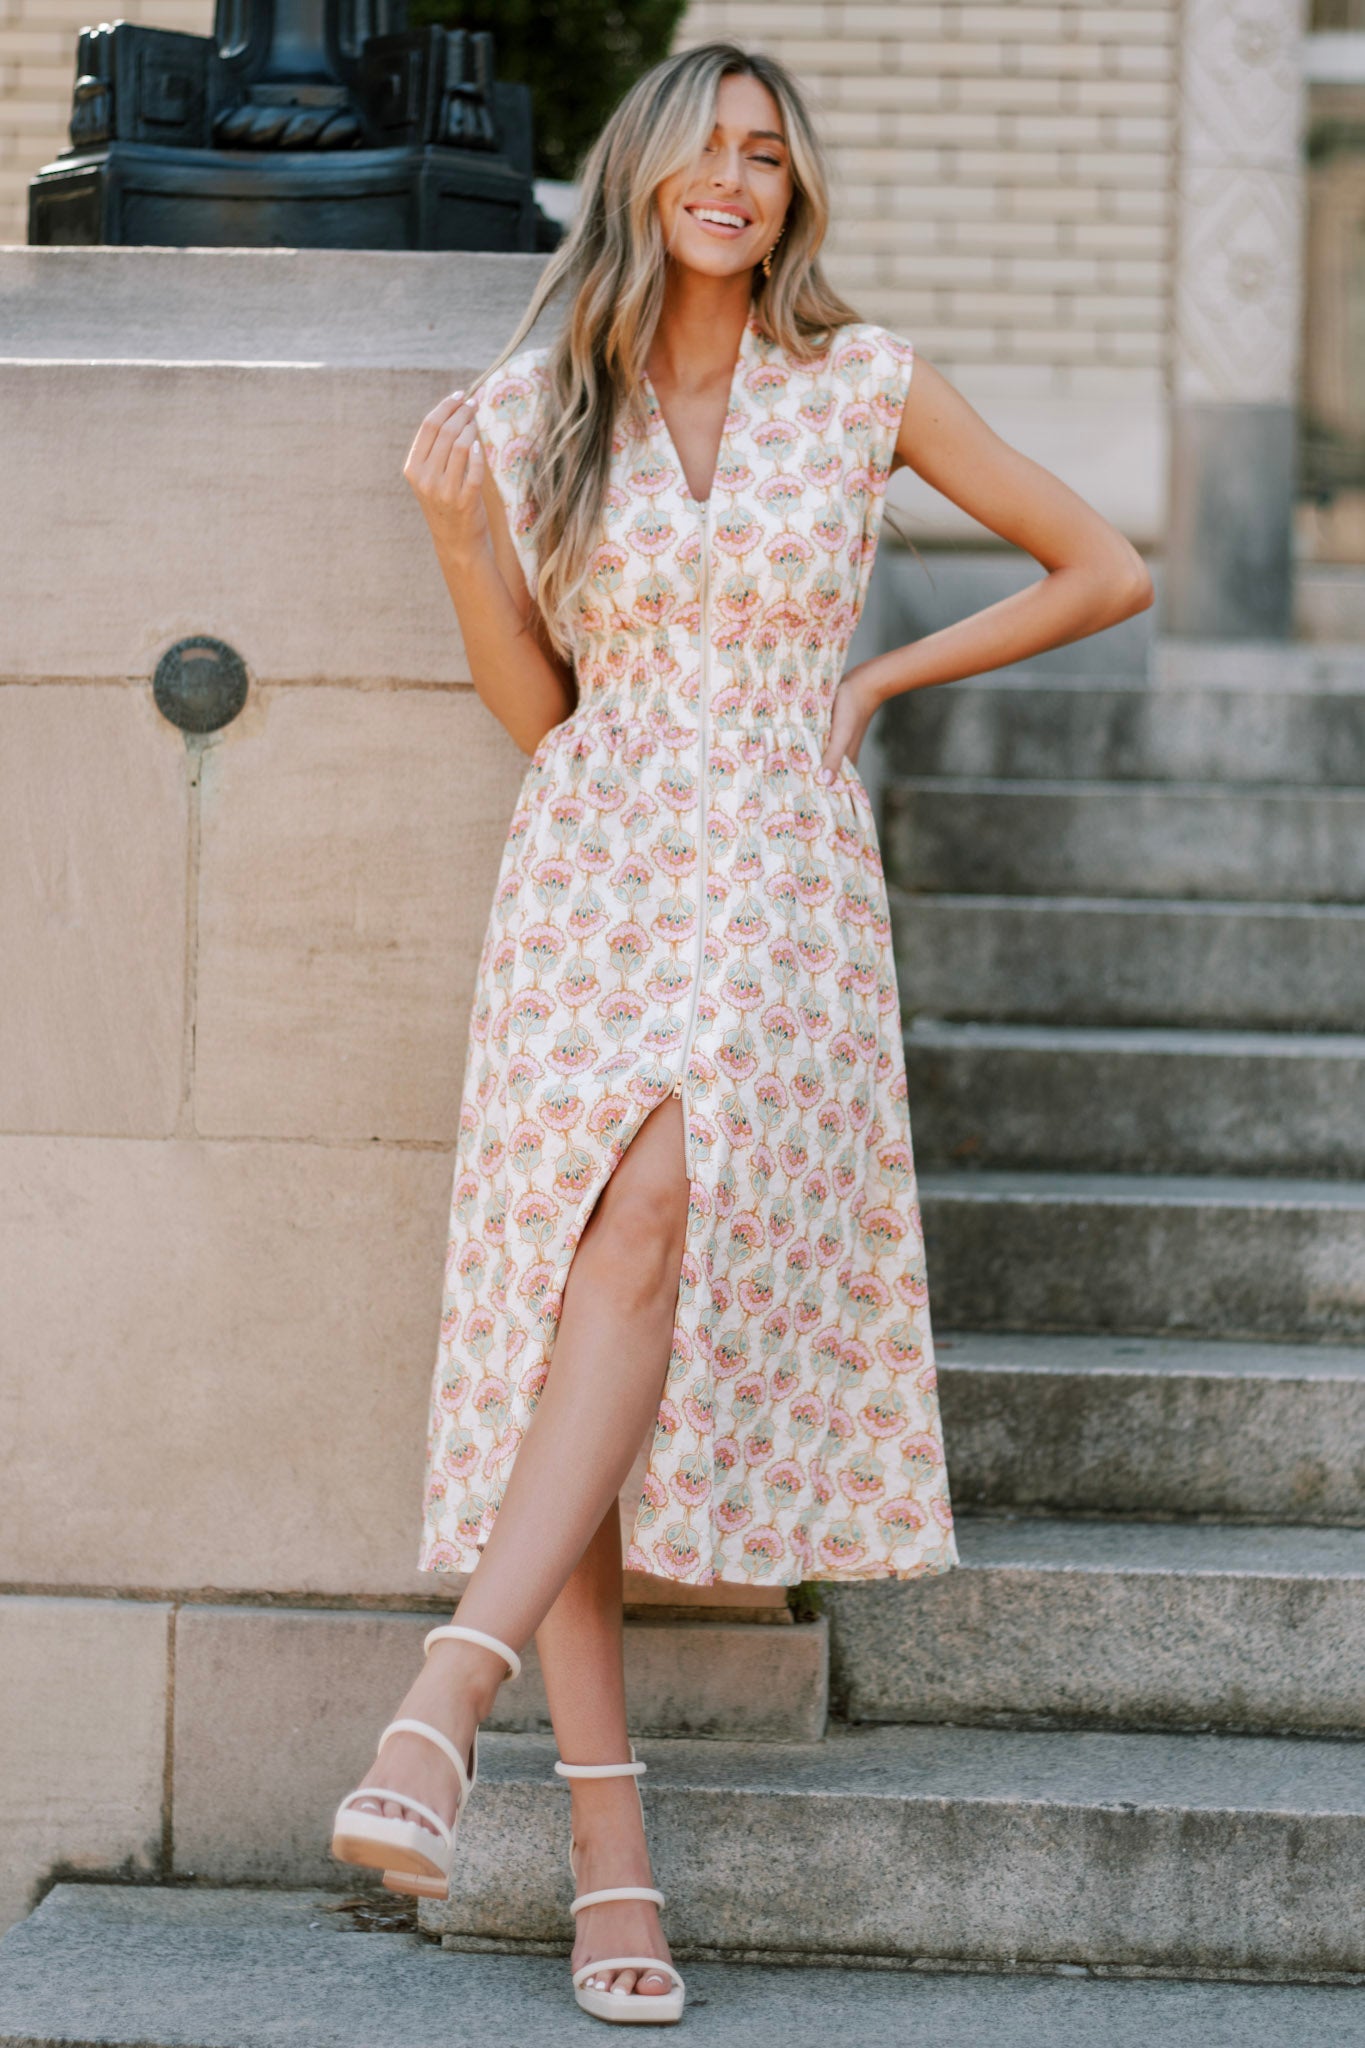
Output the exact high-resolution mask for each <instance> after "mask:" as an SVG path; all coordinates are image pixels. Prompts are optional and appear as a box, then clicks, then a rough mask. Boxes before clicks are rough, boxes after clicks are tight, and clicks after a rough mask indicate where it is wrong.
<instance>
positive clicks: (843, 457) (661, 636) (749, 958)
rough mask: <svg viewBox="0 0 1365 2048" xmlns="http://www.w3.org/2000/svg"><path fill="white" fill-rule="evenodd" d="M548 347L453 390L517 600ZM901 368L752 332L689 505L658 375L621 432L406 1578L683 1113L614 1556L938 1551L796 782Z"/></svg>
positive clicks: (856, 1557) (903, 1560)
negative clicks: (645, 1436)
mask: <svg viewBox="0 0 1365 2048" xmlns="http://www.w3.org/2000/svg"><path fill="white" fill-rule="evenodd" d="M546 353H547V351H546V350H545V349H544V348H528V349H526V350H524V351H523V352H521V353H520V354H519V355H517V356H515V357H513V358H512V359H511V360H509V362H508V363H506V364H505V365H504V366H503V367H502V369H501V370H500V371H498V372H497V373H496V374H495V375H494V376H493V377H492V378H491V379H490V380H489V381H488V382H487V383H486V384H485V385H484V386H483V388H482V390H481V391H480V392H479V393H478V396H477V420H478V428H479V434H480V438H481V440H482V443H483V446H484V449H485V453H486V456H487V460H488V463H489V466H490V468H491V471H492V473H493V476H494V478H495V480H496V483H497V486H498V489H499V492H500V494H501V496H502V498H503V501H504V503H505V505H506V509H507V514H508V519H509V523H510V526H511V531H512V535H513V539H514V542H515V545H516V547H517V550H518V554H519V558H520V560H521V562H522V565H523V567H524V569H525V571H526V575H527V581H528V585H529V586H530V587H531V588H532V589H534V580H535V563H534V560H533V557H532V554H531V552H530V548H529V544H528V533H529V527H530V522H531V518H532V516H533V514H534V509H535V508H534V505H533V503H532V500H531V496H530V491H531V481H530V478H531V457H532V454H533V451H534V449H535V446H536V416H537V407H538V404H539V402H540V401H541V400H542V398H543V397H544V395H545V391H546V377H545V372H544V363H545V356H546ZM913 357H914V351H913V348H912V346H911V344H910V343H909V342H908V341H907V340H904V339H902V338H901V337H899V336H898V335H895V334H893V333H890V332H888V331H887V330H886V329H885V328H883V327H879V326H876V325H873V324H871V323H866V322H860V323H858V324H856V325H853V326H847V327H844V328H841V329H838V330H837V331H836V332H835V333H834V335H833V337H832V340H831V342H830V344H829V345H828V347H827V349H826V350H825V351H824V352H823V353H821V354H820V355H819V356H818V357H816V358H815V359H814V360H813V361H809V362H804V363H803V362H800V361H798V360H797V359H796V358H795V357H794V356H792V355H791V354H789V353H788V352H787V351H785V350H784V349H783V348H782V347H781V346H780V345H779V344H778V343H776V342H774V341H773V340H771V339H770V338H769V337H767V336H766V335H765V334H764V332H763V330H762V328H761V326H760V324H759V322H758V320H757V316H756V315H754V314H751V315H750V317H749V320H748V322H747V324H746V327H745V330H744V334H743V337H742V340H741V343H740V348H739V353H738V357H737V360H736V363H735V368H734V377H733V382H732V386H731V392H730V402H729V409H728V412H727V415H726V420H725V426H724V433H723V437H722V440H721V445H720V455H719V459H718V462H717V465H716V473H715V480H714V483H713V485H712V489H711V493H710V496H709V498H707V499H706V500H704V501H702V500H698V499H695V498H694V497H693V496H692V495H691V492H690V490H689V488H688V485H687V482H686V479H685V476H684V473H683V470H682V466H681V464H680V462H679V461H678V457H677V453H676V450H675V448H674V445H673V442H672V439H671V437H670V434H669V431H668V428H667V426H666V424H665V422H664V419H663V414H662V411H661V409H660V407H659V404H658V399H657V396H656V394H655V393H654V390H653V387H652V386H651V384H650V383H649V380H648V378H647V377H644V378H642V380H641V383H642V396H643V398H644V400H645V404H646V407H647V410H648V414H649V433H648V435H647V437H646V438H643V439H642V438H641V437H639V436H638V435H630V434H628V433H627V432H626V431H625V430H624V429H623V428H618V431H617V435H616V439H615V444H614V447H613V451H612V457H611V468H610V475H609V483H608V490H607V493H606V500H605V507H604V514H603V520H602V527H601V533H600V540H599V544H598V545H597V548H596V551H595V554H594V556H593V558H592V565H591V577H590V581H589V584H588V586H587V595H586V597H585V598H584V599H583V601H582V603H581V605H580V611H579V618H578V624H577V626H576V629H575V636H574V641H575V644H574V653H575V663H574V666H575V672H576V677H577V687H578V702H577V705H576V708H575V709H574V711H573V712H572V713H571V715H570V716H569V717H568V718H567V719H565V720H564V722H563V723H562V724H560V725H557V726H555V727H553V728H552V729H551V731H549V732H548V733H547V734H546V735H545V737H544V739H543V740H542V741H541V743H540V745H539V746H538V747H537V749H536V751H535V753H534V755H533V756H532V758H531V761H530V764H529V766H528V768H527V770H526V774H525V778H524V780H523V783H522V785H521V790H520V793H519V797H518V800H517V803H516V807H515V811H514V814H513V817H512V821H511V826H510V829H509V832H508V837H507V843H506V847H505V850H504V852H503V855H502V860H501V865H500V869H499V873H498V877H497V883H496V887H495V890H494V894H493V903H492V909H491V913H490V916H489V920H488V926H487V932H486V936H485V939H484V942H483V948H482V954H481V957H480V960H479V964H478V973H477V982H476V988H475V994H474V998H473V1004H472V1011H471V1017H470V1029H469V1040H468V1053H467V1058H466V1064H465V1072H464V1083H463V1096H462V1104H461V1111H460V1119H459V1128H458V1135H457V1141H456V1151H455V1160H454V1186H453V1190H452V1199H451V1207H450V1224H449V1239H448V1243H449V1250H448V1257H447V1261H446V1268H445V1283H444V1301H443V1310H442V1320H441V1330H440V1340H439V1347H438V1353H437V1359H436V1366H435V1372H434V1375H433V1379H432V1387H431V1402H430V1413H429V1430H428V1481H427V1488H426V1500H425V1519H424V1528H423V1536H422V1542H421V1548H420V1553H419V1559H418V1568H419V1569H420V1570H424V1571H434V1572H468V1571H470V1570H472V1569H473V1567H474V1565H475V1563H476V1562H477V1559H478V1554H479V1551H480V1549H481V1548H482V1545H483V1543H484V1542H485V1541H486V1540H487V1537H488V1535H489V1532H490V1530H491V1528H492V1526H493V1521H494V1517H495V1515H496V1513H497V1510H498V1506H499V1503H500V1501H501V1498H502V1494H503V1490H504V1488H505V1486H506V1483H507V1479H508V1476H509V1474H510V1471H511V1468H512V1464H513V1461H514V1459H515V1457H516V1454H517V1447H518V1445H519V1444H520V1442H521V1440H522V1436H523V1434H524V1432H525V1429H526V1427H527V1424H528V1422H529V1420H530V1417H531V1414H532V1412H533V1410H534V1408H535V1405H536V1401H537V1399H538V1396H539V1394H540V1391H541V1389H542V1387H543V1386H544V1384H545V1381H546V1377H547V1373H548V1371H549V1367H550V1356H551V1350H552V1347H553V1343H554V1337H555V1331H556V1328H557V1326H558V1321H559V1316H560V1310H561V1307H562V1302H563V1295H564V1287H565V1282H566V1280H567V1277H568V1271H569V1265H570V1261H571V1259H572V1256H573V1252H574V1249H575V1247H576V1245H577V1243H578V1240H579V1238H580V1236H581V1234H582V1231H583V1228H584V1225H585V1224H586V1222H587V1220H588V1216H589V1214H590V1212H591V1210H592V1207H593V1204H594V1202H595V1201H596V1199H597V1196H598V1194H599V1193H600V1191H601V1189H602V1187H603V1186H604V1184H605V1182H606V1181H607V1179H608V1178H609V1176H610V1174H611V1172H612V1170H613V1168H614V1167H615V1165H616V1164H617V1162H618V1160H619V1159H620V1157H621V1155H622V1153H623V1152H624V1150H625V1148H626V1147H627V1146H628V1145H629V1143H630V1141H631V1139H632V1137H633V1136H634V1134H635V1133H636V1131H638V1129H639V1128H640V1125H641V1124H642V1122H643V1121H644V1119H645V1117H646V1116H648V1114H649V1113H650V1111H651V1110H652V1109H654V1108H656V1107H657V1106H658V1105H659V1104H660V1103H661V1102H663V1101H664V1100H665V1099H666V1098H667V1097H668V1096H669V1095H670V1094H672V1095H678V1096H679V1097H680V1098H681V1106H682V1113H683V1119H684V1125H685V1131H686V1159H687V1169H688V1175H689V1182H690V1201H689V1214H688V1225H687V1240H686V1248H685V1251H684V1254H683V1262H682V1273H681V1282H680V1287H679V1293H678V1300H677V1307H676V1320H675V1326H674V1331H673V1342H672V1352H671V1356H670V1359H669V1363H668V1368H667V1375H666V1379H665V1382H664V1386H663V1393H662V1398H661V1400H660V1403H659V1409H658V1415H657V1419H656V1423H655V1428H654V1434H653V1440H652V1446H651V1449H650V1453H649V1466H648V1471H647V1474H646V1477H645V1481H644V1485H643V1489H642V1492H641V1494H640V1497H639V1501H638V1504H637V1506H636V1509H635V1516H634V1526H633V1529H632V1530H631V1533H630V1540H629V1546H628V1549H627V1552H626V1557H625V1562H626V1564H627V1566H628V1567H629V1568H631V1569H634V1570H636V1571H642V1572H649V1573H653V1574H655V1575H657V1576H659V1577H662V1578H665V1579H670V1580H673V1581H676V1582H678V1583H680V1584H686V1585H692V1586H708V1585H711V1584H714V1583H716V1582H718V1581H728V1582H732V1583H748V1584H756V1583H764V1584H769V1585H790V1584H795V1583H798V1582H800V1581H802V1580H808V1579H839V1580H846V1579H871V1578H911V1577H915V1576H918V1575H919V1574H921V1573H930V1572H941V1571H945V1570H947V1569H948V1568H950V1567H951V1566H953V1565H955V1564H956V1563H957V1562H958V1558H957V1552H956V1547H955V1542H954V1533H953V1516H952V1509H951V1506H950V1504H949V1494H948V1484H947V1475H946V1471H945V1465H944V1453H943V1440H942V1433H941V1429H940V1420H939V1406H938V1397H937V1393H936V1389H935V1375H934V1348H933V1339H932V1334H931V1329H930V1319H929V1300H928V1289H927V1282H926V1267H925V1255H924V1239H923V1232H922V1228H921V1221H920V1210H919V1202H918V1195H917V1188H916V1178H915V1166H914V1159H913V1154H912V1150H911V1135H910V1122H909V1115H908V1110H907V1103H906V1083H905V1065H904V1057H903V1050H902V1044H901V1023H900V1013H899V1003H898V989H897V981H896V969H895V964H894V959H893V955H892V948H891V926H890V919H889V915H888V909H887V897H886V887H885V882H884V878H883V871H882V863H881V858H880V852H879V848H878V842H877V834H876V827H875V824H874V820H873V812H872V806H871V802H870V799H869V797H868V794H867V791H866V789H865V788H864V786H863V784H862V782H861V780H860V778H859V776H858V774H857V772H856V771H855V770H854V769H852V768H851V767H850V766H849V764H848V763H847V761H844V762H842V763H841V765H840V767H839V770H838V772H837V775H836V777H835V780H834V781H833V782H832V783H830V784H822V783H820V782H818V781H817V780H816V770H817V768H818V767H819V765H820V757H821V753H822V751H823V749H824V746H825V744H826V739H827V735H828V731H829V721H830V714H831V706H832V703H833V698H834V693H835V690H836V688H837V686H838V683H839V680H840V677H841V675H842V674H843V671H844V667H845V661H846V652H847V648H848V643H849V640H850V638H851V636H852V633H853V630H854V627H855V626H856V624H857V621H858V616H859V613H860V611H861V609H862V605H863V601H864V598H865V596H866V593H867V586H868V579H869V577H870V575H871V571H872V563H873V558H874V555H875V552H876V546H877V533H878V527H879V524H880V519H881V511H882V503H883V499H884V495H885V490H886V484H887V479H888V476H889V474H890V467H891V460H892V454H893V450H894V446H895V440H896V435H897V431H898V427H899V422H900V417H901V411H902V407H903V404H904V401H905V396H906V392H907V389H908V386H909V382H910V376H911V370H912V366H913Z"/></svg>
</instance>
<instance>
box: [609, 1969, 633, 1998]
mask: <svg viewBox="0 0 1365 2048" xmlns="http://www.w3.org/2000/svg"><path fill="white" fill-rule="evenodd" d="M634 1989H635V1972H634V1970H616V1971H615V1972H613V1975H612V1980H611V1995H612V1997H613V1998H625V1997H626V1996H627V1994H628V1993H629V1992H632V1991H633V1990H634Z"/></svg>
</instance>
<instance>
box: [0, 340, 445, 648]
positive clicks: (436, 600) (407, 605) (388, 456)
mask: <svg viewBox="0 0 1365 2048" xmlns="http://www.w3.org/2000/svg"><path fill="white" fill-rule="evenodd" d="M458 331H459V330H458V328H456V329H453V330H452V339H451V349H452V352H454V353H457V354H459V355H463V354H464V353H465V351H464V348H463V347H462V346H461V344H460V343H459V342H458V340H456V339H455V336H456V334H458ZM478 367H481V366H480V365H477V364H473V363H470V362H467V361H466V362H452V364H451V365H450V368H449V369H448V370H447V371H445V372H444V373H442V372H439V371H437V370H434V369H385V368H378V367H372V368H365V369H361V368H355V367H345V368H329V367H327V366H326V365H317V364H315V365H312V366H309V365H307V364H304V363H285V364H260V363H256V364H249V363H194V362H189V363H185V362H174V361H156V362H41V361H38V362H32V361H31V362H15V361H13V360H11V361H8V362H5V361H3V360H0V403H3V405H4V410H5V415H6V419H7V422H8V428H7V437H6V448H5V459H6V489H5V493H4V496H3V499H0V557H2V558H3V559H4V561H5V564H6V572H7V573H6V618H5V639H6V656H5V666H6V670H7V673H8V675H9V676H10V678H12V679H14V680H16V681H19V680H22V681H28V682H32V681H42V680H44V679H46V678H49V677H65V678H67V679H70V680H73V681H87V680H91V679H93V680H95V681H103V680H106V679H108V678H111V677H116V676H129V677H133V676H141V677H150V676H151V674H152V672H153V671H154V669H155V667H156V664H157V661H158V659H159V658H160V656H161V655H162V654H163V653H164V652H165V650H166V649H167V648H168V647H169V646H170V645H171V644H172V643H173V642H174V641H176V640H178V639H180V638H181V637H182V636H183V635H185V634H188V633H212V634H214V635H216V636H217V637H218V638H219V639H222V640H226V641H227V642H228V643H229V645H231V646H232V647H234V648H236V650H237V652H238V654H239V655H240V656H241V657H242V660H243V661H244V662H245V663H246V666H247V669H248V672H249V674H250V676H251V678H252V680H253V682H255V683H263V682H305V683H311V682H318V681H323V680H325V681H328V682H331V683H338V682H348V683H349V682H363V683H366V684H373V683H387V682H412V683H417V684H420V685H427V686H429V685H434V684H442V683H454V682H466V681H467V680H468V673H469V672H468V667H467V664H466V661H465V657H464V650H463V647H462V645H461V641H460V633H459V626H458V623H457V620H456V617H455V612H454V609H453V607H452V605H451V602H450V597H449V594H448V592H447V590H446V587H445V583H444V581H443V579H442V576H441V571H440V568H439V566H438V564H437V561H436V556H435V552H434V550H433V548H432V546H431V541H430V537H429V534H428V530H427V525H426V521H425V520H424V519H423V517H422V513H421V509H420V507H419V505H418V503H417V500H416V498H415V497H414V496H413V493H412V491H411V490H410V489H409V487H408V485H407V484H406V483H405V482H404V480H403V475H402V469H403V463H404V461H405V459H406V457H407V452H408V449H409V447H410V446H411V444H412V439H413V436H414V434H415V433H416V431H417V428H418V426H419V425H420V423H421V420H422V418H423V415H424V414H425V413H427V412H428V411H429V410H430V409H431V407H432V406H433V405H435V404H436V403H437V402H438V400H439V399H441V398H443V397H444V396H445V395H446V394H447V392H448V391H450V390H451V389H452V387H454V386H455V385H457V384H458V383H459V382H460V381H461V379H462V378H464V377H466V376H467V375H468V373H469V372H470V370H472V369H475V368H478ZM132 451H136V458H137V459H136V461H133V460H130V454H131V452H132ZM92 477H97V478H98V479H99V488H98V490H95V491H92V490H91V488H90V479H91V478H92ZM54 534H60V535H62V536H63V537H64V540H65V543H66V545H64V546H61V547H54V545H53V535H54ZM72 549H79V553H80V562H81V573H80V602H79V603H73V602H72V598H71V550H72Z"/></svg>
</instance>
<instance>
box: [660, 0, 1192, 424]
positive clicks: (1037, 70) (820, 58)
mask: <svg viewBox="0 0 1365 2048" xmlns="http://www.w3.org/2000/svg"><path fill="white" fill-rule="evenodd" d="M1178 13H1179V8H1178V0H1162V4H1160V5H1156V6H1147V7H1144V6H1127V5H1125V6H1123V7H1094V6H1085V5H1077V4H1058V5H1052V6H1033V5H1028V4H1025V0H1012V4H1009V5H1004V6H1001V5H988V4H986V0H944V4H941V5H915V4H905V0H781V4H777V0H694V4H693V6H692V7H691V9H690V11H689V13H688V15H687V17H686V30H685V34H686V38H687V40H689V41H703V40H706V39H708V38H710V37H713V36H728V37H732V38H733V39H734V40H735V41H737V42H740V43H744V42H746V41H752V42H754V43H756V44H761V45H762V46H763V47H764V48H765V49H767V50H770V51H771V52H772V54H773V55H774V56H776V57H780V58H781V59H782V60H783V61H784V62H786V63H787V64H789V65H790V66H791V67H792V69H793V70H794V71H795V72H796V73H797V75H798V76H799V77H800V78H801V80H802V81H803V83H804V84H805V86H806V88H807V90H808V92H809V93H810V94H811V96H812V99H813V100H814V103H815V106H816V109H817V112H818V116H819V119H820V122H821V127H822V130H823V133H824V135H825V136H826V138H827V141H828V143H829V145H830V153H831V157H832V167H833V173H834V180H835V208H836V218H837V220H838V223H839V227H838V235H837V241H836V246H835V249H834V250H833V252H832V253H831V256H830V261H829V268H830V272H831V275H832V276H833V278H834V280H835V281H836V283H837V284H838V286H839V288H840V289H841V290H842V291H844V292H845V293H846V295H847V296H848V297H849V298H850V299H852V300H853V301H854V302H855V303H856V304H857V305H858V306H859V307H860V308H861V309H862V311H863V312H864V314H865V315H866V316H867V317H868V318H869V319H875V320H881V321H884V322H885V323H886V325H887V326H891V327H895V328H897V329H898V330H899V331H901V332H903V333H906V334H909V335H910V336H911V337H912V338H913V340H914V341H915V343H916V345H917V346H918V347H920V348H921V349H922V350H923V351H924V353H925V355H926V356H928V357H931V358H932V359H933V361H934V362H935V363H937V364H938V366H939V367H940V368H941V369H942V370H943V371H944V372H945V374H947V375H949V376H952V375H954V374H955V373H960V372H962V371H963V370H964V369H969V368H970V367H971V366H973V365H980V366H981V370H980V372H979V373H978V374H975V375H973V376H972V377H971V378H970V382H971V384H972V387H973V389H974V390H975V391H976V392H978V393H980V392H982V391H983V390H989V391H995V392H1000V393H1007V392H1011V391H1014V392H1018V393H1020V394H1027V393H1039V394H1046V395H1058V396H1060V395H1070V394H1076V393H1081V392H1085V393H1093V394H1101V393H1104V394H1115V395H1117V394H1122V393H1131V394H1134V395H1142V396H1146V397H1152V396H1156V395H1157V394H1158V393H1159V392H1160V391H1161V390H1162V388H1163V363H1164V358H1165V350H1166V329H1167V321H1168V316H1169V303H1170V280H1171V267H1172V263H1173V248H1172V221H1173V193H1172V182H1173V162H1172V154H1171V152H1172V138H1173V131H1174V111H1175V110H1174V101H1175V78H1176V57H1177V37H1178Z"/></svg>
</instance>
